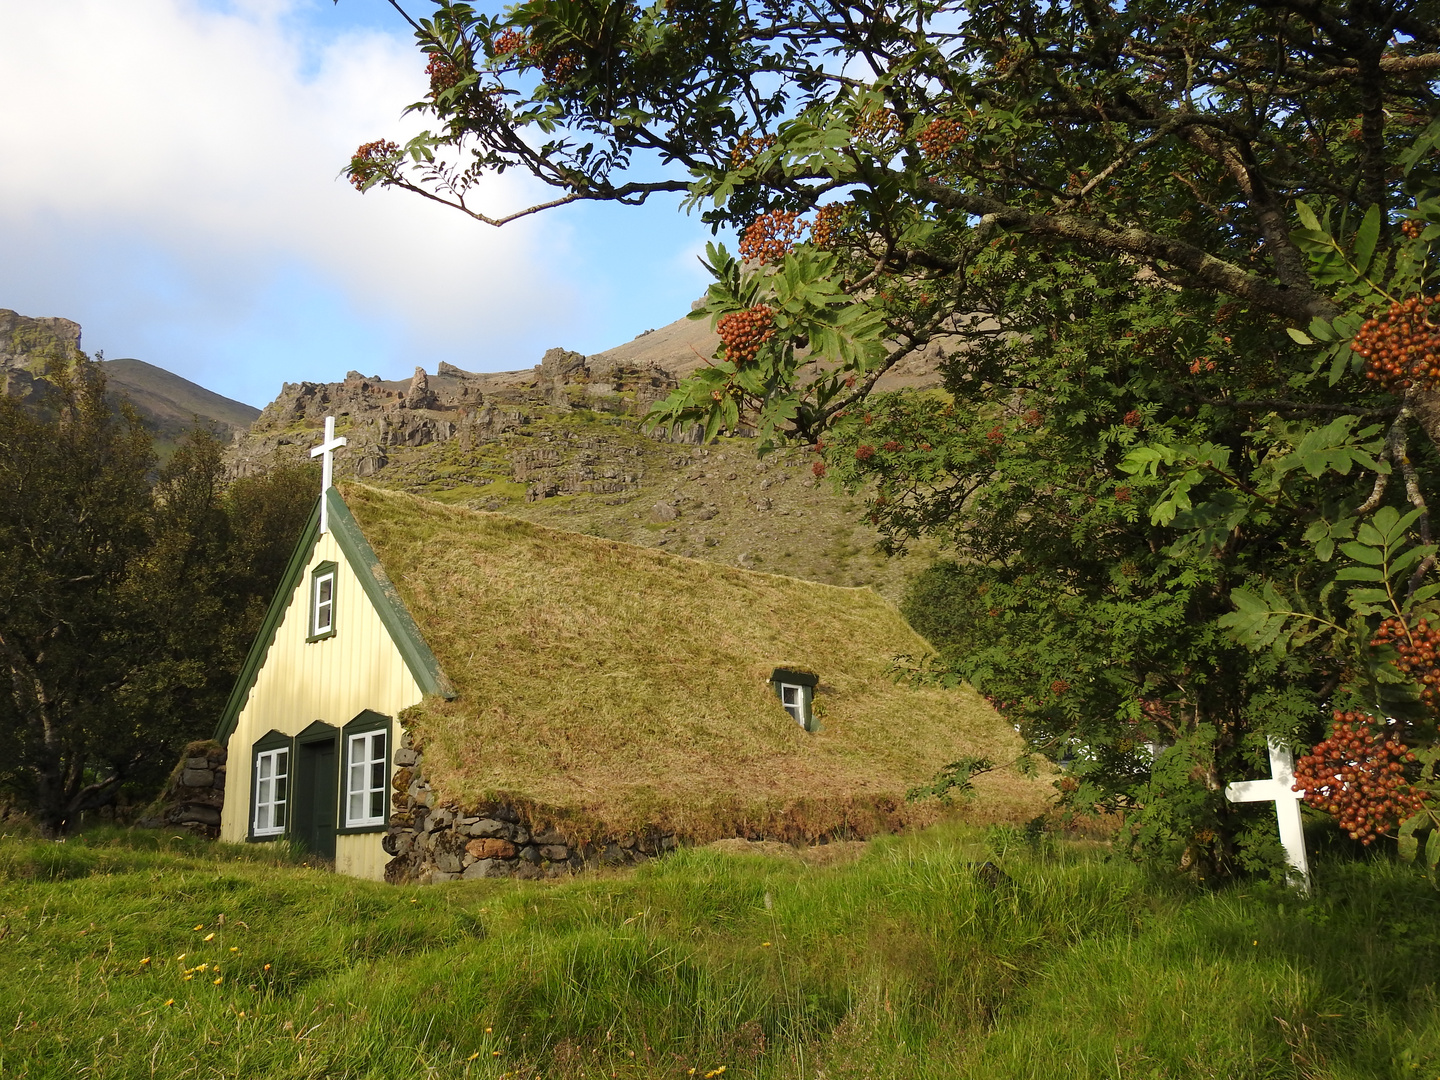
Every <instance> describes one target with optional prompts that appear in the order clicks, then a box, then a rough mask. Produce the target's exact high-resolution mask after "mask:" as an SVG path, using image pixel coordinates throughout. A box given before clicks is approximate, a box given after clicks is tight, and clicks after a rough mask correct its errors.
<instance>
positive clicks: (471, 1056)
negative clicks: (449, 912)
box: [411, 900, 480, 1061]
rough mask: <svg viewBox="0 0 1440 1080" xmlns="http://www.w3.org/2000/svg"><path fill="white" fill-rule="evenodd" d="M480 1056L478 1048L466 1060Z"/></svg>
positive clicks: (472, 1059)
mask: <svg viewBox="0 0 1440 1080" xmlns="http://www.w3.org/2000/svg"><path fill="white" fill-rule="evenodd" d="M411 903H414V901H413V900H412V901H411ZM479 1056H480V1051H479V1050H476V1051H475V1052H474V1053H473V1054H471V1055H470V1056H469V1057H468V1058H466V1059H465V1060H466V1061H474V1060H475V1059H476V1058H478V1057H479Z"/></svg>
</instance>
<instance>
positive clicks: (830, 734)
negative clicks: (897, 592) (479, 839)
mask: <svg viewBox="0 0 1440 1080" xmlns="http://www.w3.org/2000/svg"><path fill="white" fill-rule="evenodd" d="M342 494H343V496H344V498H345V501H346V503H347V504H348V505H349V507H350V509H351V511H352V512H353V514H354V516H355V518H356V519H357V521H358V522H359V523H360V526H361V528H362V529H363V531H364V533H365V535H366V537H367V539H368V540H369V541H370V543H371V545H372V546H373V547H374V549H375V551H376V553H377V554H378V555H379V557H380V560H381V562H382V563H383V565H384V567H385V570H386V572H387V573H388V575H389V577H390V578H391V579H392V581H393V582H394V583H395V585H396V587H397V588H398V590H399V592H400V595H401V596H402V598H403V599H404V601H405V603H406V604H407V605H408V606H409V608H410V611H411V613H412V614H413V616H414V617H415V620H416V622H417V623H418V624H419V626H420V629H421V631H422V632H423V633H424V635H425V639H426V641H427V642H428V643H429V645H430V648H431V649H432V650H433V651H434V653H435V656H436V658H437V659H438V660H439V663H440V666H441V667H442V668H443V669H444V672H445V674H446V675H447V676H448V677H449V679H450V682H451V683H452V684H453V686H454V688H455V690H456V691H457V695H456V697H455V698H454V699H453V700H449V701H444V700H440V699H438V698H437V699H427V700H426V702H425V703H424V704H422V705H421V706H419V707H417V708H416V709H414V710H412V711H411V712H409V713H407V714H406V717H405V720H406V722H407V725H408V727H409V728H410V730H411V731H412V733H413V734H414V735H415V737H416V738H417V739H418V740H419V742H420V743H421V745H422V746H423V749H424V753H425V772H426V774H427V777H428V779H429V781H430V783H431V784H432V786H433V787H434V789H435V790H436V791H437V792H438V794H439V796H440V799H441V801H442V802H453V803H456V804H458V805H461V806H466V807H471V806H476V805H479V804H481V803H484V802H489V801H493V800H497V799H502V798H503V799H509V800H512V801H514V802H517V803H519V804H521V805H523V806H526V807H528V808H529V809H530V811H531V813H533V814H534V815H535V816H536V817H537V818H548V819H550V820H553V821H556V822H567V821H568V822H570V823H571V824H572V825H573V826H581V827H591V828H597V829H620V830H629V829H635V828H639V827H642V826H647V825H654V826H660V827H664V828H669V829H675V830H677V831H680V832H683V833H685V834H687V835H689V836H692V837H694V838H696V839H705V838H710V837H714V836H719V835H727V834H734V833H736V832H742V833H751V834H754V833H767V834H775V835H784V836H791V837H798V836H801V835H810V836H815V835H818V834H821V833H827V832H832V831H835V830H836V829H837V828H842V827H849V828H850V829H852V830H853V831H855V832H858V833H862V834H863V833H868V832H871V831H874V830H876V829H880V828H886V827H893V826H896V825H899V824H904V823H912V822H913V823H918V822H920V821H923V820H925V819H927V818H928V817H933V816H934V814H935V813H936V808H935V807H934V805H933V801H932V804H931V805H930V806H929V807H926V806H924V805H918V804H917V805H906V804H905V803H904V796H905V792H906V791H907V790H908V789H909V788H912V787H914V786H916V785H919V784H923V783H926V782H927V781H929V780H930V779H931V778H932V777H933V776H934V774H935V773H936V772H937V770H938V769H939V768H940V767H942V766H943V765H945V764H947V763H949V762H952V761H955V760H957V759H958V758H960V757H963V756H965V755H969V754H981V755H988V756H990V757H993V758H995V759H997V760H1010V759H1011V758H1013V757H1014V755H1015V753H1016V751H1017V750H1018V749H1019V740H1018V737H1017V736H1016V734H1015V732H1014V731H1013V730H1012V729H1011V728H1010V727H1009V726H1008V725H1007V724H1005V723H1004V721H1003V720H1001V718H1000V717H999V716H998V715H997V714H996V713H995V711H994V710H993V709H991V708H990V706H989V705H988V704H986V702H985V701H984V700H983V699H982V698H980V697H979V695H978V694H976V693H975V692H974V691H973V690H970V689H969V688H965V689H962V690H943V689H939V688H913V687H910V686H907V685H901V684H897V683H896V682H895V681H894V680H893V678H891V677H890V676H889V675H887V673H886V668H887V665H888V664H889V663H890V662H891V661H892V659H893V658H894V657H896V656H897V655H901V654H908V655H912V656H913V655H918V654H920V653H922V652H925V651H928V647H927V645H926V643H925V642H924V641H923V640H922V639H921V638H920V637H919V636H918V635H916V633H915V632H914V631H913V630H911V629H910V628H909V626H907V625H906V623H905V621H904V620H903V619H902V618H901V617H900V614H899V613H898V612H897V611H896V610H895V608H894V607H892V606H891V605H890V604H889V603H887V602H886V601H885V600H883V599H882V598H881V597H880V596H878V595H877V594H876V593H874V592H872V591H871V590H869V589H842V588H836V587H834V586H831V585H820V584H817V583H814V582H809V581H800V580H797V579H795V578H787V577H779V576H776V575H771V574H758V573H753V572H751V571H746V570H739V569H732V568H729V567H724V566H717V565H714V564H711V563H706V562H700V561H697V560H693V559H684V558H680V557H677V556H673V555H667V554H665V553H662V552H658V551H653V550H650V549H647V548H640V547H634V546H631V545H628V544H622V543H619V542H616V541H611V540H605V539H599V538H596V537H592V536H584V535H580V534H576V533H566V532H560V531H557V530H554V529H548V528H545V527H543V526H540V525H535V524H531V523H529V522H524V521H520V520H518V519H515V518H511V517H506V516H503V515H499V514H491V513H484V512H480V511H474V510H467V509H460V508H456V507H451V506H445V505H442V504H440V503H436V502H431V501H428V500H424V499H419V498H416V497H414V496H411V495H404V494H399V493H395V492H385V491H379V490H376V489H373V488H369V487H365V486H363V485H359V484H351V485H347V486H345V487H344V488H343V489H342ZM777 667H789V668H800V669H807V670H809V671H813V672H815V673H816V674H817V675H818V676H819V680H820V683H819V686H818V687H817V692H816V695H815V702H816V714H817V719H818V720H819V723H820V724H821V726H822V729H821V730H819V731H815V732H807V731H804V730H803V729H801V728H800V726H799V725H798V724H796V723H795V722H794V721H793V720H791V719H790V717H789V716H788V715H787V714H786V713H785V711H784V710H783V709H782V708H781V707H780V704H779V701H778V700H777V698H776V696H775V693H774V690H773V688H772V687H771V685H770V683H769V679H770V676H771V674H772V672H773V671H774V669H775V668H777ZM978 788H979V794H978V796H977V798H976V800H975V802H974V803H973V804H972V806H971V813H972V814H973V815H974V816H978V817H984V818H990V819H998V818H1006V819H1013V818H1017V817H1020V816H1022V815H1023V816H1027V817H1028V816H1030V815H1033V814H1034V813H1036V812H1038V809H1039V807H1040V803H1041V799H1042V789H1041V786H1040V785H1038V784H1037V783H1035V782H1033V781H1029V780H1025V779H1023V778H1021V777H1020V776H1019V775H1018V774H1016V773H1014V772H1011V771H1005V772H999V773H995V774H991V775H989V776H986V777H983V778H981V780H980V781H979V783H978Z"/></svg>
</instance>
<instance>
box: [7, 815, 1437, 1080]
mask: <svg viewBox="0 0 1440 1080" xmlns="http://www.w3.org/2000/svg"><path fill="white" fill-rule="evenodd" d="M282 854H283V853H282ZM986 857H987V850H986V844H985V836H984V834H983V833H981V832H979V831H976V830H968V831H967V830H964V829H957V828H950V829H937V830H932V831H929V832H927V833H924V834H920V835H918V836H915V837H911V838H906V839H890V840H886V841H880V842H876V843H873V844H872V845H870V847H869V849H868V850H867V851H866V853H865V854H864V856H863V857H862V858H860V859H859V860H858V861H854V862H850V863H845V864H837V865H831V866H820V865H811V864H808V863H806V862H802V861H800V860H788V859H773V858H760V857H756V856H746V855H731V854H725V853H722V852H720V851H716V850H707V849H700V850H691V851H686V852H682V853H680V854H678V855H676V856H674V857H671V858H668V859H665V860H662V861H661V862H659V863H656V864H653V865H651V866H648V867H646V868H644V869H642V870H640V871H636V872H632V873H628V874H624V875H617V876H590V877H582V878H577V879H574V880H571V881H568V882H564V883H559V884H541V883H523V882H511V881H496V882H474V883H456V884H451V885H445V886H436V887H428V888H410V887H387V886H383V885H379V884H372V883H366V882H357V881H352V880H348V879H344V878H338V877H336V876H334V875H332V874H328V873H326V872H323V871H321V870H317V869H313V868H308V867H304V866H301V865H297V864H295V863H293V862H291V861H288V860H287V859H283V858H282V859H280V860H277V859H276V858H275V852H274V851H273V849H271V848H270V847H268V846H267V847H266V848H265V849H264V850H259V849H256V848H229V847H224V846H218V847H207V846H205V845H201V844H197V843H195V842H190V841H179V840H169V839H167V838H165V837H164V836H156V835H154V834H148V835H143V834H137V835H129V834H125V833H119V832H113V831H111V832H97V833H92V834H89V835H87V836H83V837H81V838H78V839H76V840H72V841H70V842H69V843H67V844H64V845H53V844H46V843H43V842H39V841H33V840H26V839H14V838H10V839H4V840H0V1002H3V1010H0V1076H3V1077H12V1076H14V1077H21V1076H26V1077H52V1076H53V1077H62V1076H63V1077H75V1076H93V1077H117V1078H118V1077H147V1078H148V1077H166V1078H183V1077H218V1076H239V1077H297V1078H298V1077H316V1078H318V1077H377V1078H378V1077H467V1076H468V1077H476V1078H486V1080H498V1078H499V1077H501V1076H508V1077H511V1078H516V1077H535V1076H546V1077H556V1078H559V1077H594V1078H601V1077H626V1078H640V1077H677V1078H678V1077H686V1076H689V1075H692V1074H691V1073H690V1072H689V1070H691V1069H694V1070H695V1072H694V1073H693V1075H695V1076H700V1077H703V1076H704V1075H705V1074H707V1073H713V1071H714V1070H717V1069H719V1068H720V1066H722V1065H723V1066H725V1073H724V1074H723V1075H724V1076H725V1077H726V1078H727V1080H728V1078H730V1077H743V1078H749V1077H756V1078H761V1077H763V1078H767V1080H768V1078H775V1080H781V1078H794V1080H822V1078H824V1080H847V1078H856V1080H858V1078H860V1077H875V1078H890V1077H906V1078H909V1077H915V1078H929V1077H934V1078H937V1080H939V1078H942V1077H943V1078H947V1080H948V1078H954V1077H958V1078H969V1077H974V1078H977V1080H978V1078H981V1077H984V1078H987V1080H990V1078H999V1080H1005V1078H1012V1077H1066V1078H1071V1077H1077V1078H1089V1077H1095V1078H1100V1077H1126V1078H1129V1077H1144V1078H1149V1077H1186V1078H1189V1077H1212V1076H1213V1077H1225V1078H1242V1077H1286V1078H1289V1077H1295V1078H1321V1077H1324V1078H1337V1080H1338V1078H1350V1077H1429V1078H1433V1077H1434V1076H1435V1075H1436V1069H1437V1066H1440V1024H1437V1012H1436V999H1435V991H1434V985H1433V984H1434V976H1435V972H1436V970H1437V960H1440V900H1437V898H1436V895H1435V894H1434V893H1433V892H1432V891H1430V889H1429V888H1428V886H1427V885H1426V884H1425V883H1424V881H1423V880H1422V879H1420V878H1419V877H1418V876H1417V875H1416V874H1415V873H1414V872H1413V871H1412V870H1411V869H1409V868H1408V867H1396V866H1393V865H1391V864H1389V863H1386V862H1384V861H1381V860H1377V861H1374V862H1370V863H1365V864H1348V865H1347V864H1322V866H1321V867H1320V870H1319V873H1318V888H1317V899H1316V900H1314V901H1312V902H1309V903H1302V902H1300V901H1299V900H1298V899H1297V898H1296V897H1294V896H1292V895H1290V894H1287V893H1284V892H1281V891H1278V890H1275V889H1273V888H1269V887H1249V888H1238V887H1237V888H1230V889H1227V890H1224V891H1221V892H1218V893H1214V894H1199V893H1190V892H1186V891H1184V890H1182V889H1179V888H1178V887H1174V886H1166V885H1164V884H1159V883H1156V882H1155V881H1153V880H1150V879H1148V878H1147V877H1146V876H1145V875H1144V874H1143V873H1142V872H1141V871H1140V870H1138V869H1137V868H1135V867H1133V866H1131V865H1129V864H1127V863H1124V862H1121V861H1112V860H1107V859H1106V858H1105V857H1104V852H1103V849H1100V848H1097V847H1091V848H1082V847H1078V846H1071V845H1061V846H1060V847H1059V848H1058V849H1056V850H1052V851H1050V852H1049V853H1048V854H1041V853H1037V852H1032V851H1029V850H1027V849H1025V848H1023V847H1019V848H1016V847H1014V846H1012V847H1011V848H1010V849H1009V850H1008V851H1006V852H1005V853H1004V854H1003V855H999V856H995V855H993V854H992V855H990V857H993V858H997V859H998V861H999V863H1000V865H1002V866H1003V868H1004V869H1005V871H1006V872H1007V873H1008V874H1009V876H1010V878H1011V882H1010V883H1009V884H1005V883H1001V884H1000V885H999V886H998V887H991V886H989V885H986V884H984V883H983V882H982V881H981V880H980V879H979V878H978V876H977V874H976V872H975V868H974V862H975V860H980V859H984V858H986ZM222 916H223V920H222ZM211 935H213V936H211ZM207 939H208V940H207ZM182 954H183V959H182V958H181V957H182ZM147 957H148V958H149V962H148V963H147V962H145V960H146V958H147ZM217 963H218V964H219V965H220V974H219V975H218V976H217V975H216V974H215V970H214V965H215V964H217ZM199 964H205V965H206V968H205V970H204V971H197V970H196V967H197V965H199ZM267 965H268V966H267ZM186 973H189V975H190V978H189V979H188V980H187V979H186V978H185V974H186ZM216 978H221V979H223V982H221V983H220V984H218V985H217V984H216V983H215V981H214V980H215V979H216Z"/></svg>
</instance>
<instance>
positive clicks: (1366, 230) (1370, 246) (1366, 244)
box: [1355, 206, 1380, 278]
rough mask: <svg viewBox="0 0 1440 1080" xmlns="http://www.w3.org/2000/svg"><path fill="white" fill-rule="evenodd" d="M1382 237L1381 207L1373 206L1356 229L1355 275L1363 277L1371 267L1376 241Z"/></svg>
mask: <svg viewBox="0 0 1440 1080" xmlns="http://www.w3.org/2000/svg"><path fill="white" fill-rule="evenodd" d="M1379 239H1380V207H1378V206H1372V207H1370V209H1369V210H1366V211H1365V218H1364V220H1362V221H1361V222H1360V228H1358V229H1356V230H1355V276H1356V277H1357V278H1360V277H1363V276H1364V275H1365V271H1366V270H1367V269H1369V266H1370V257H1371V256H1372V255H1374V254H1375V243H1376V241H1378V240H1379Z"/></svg>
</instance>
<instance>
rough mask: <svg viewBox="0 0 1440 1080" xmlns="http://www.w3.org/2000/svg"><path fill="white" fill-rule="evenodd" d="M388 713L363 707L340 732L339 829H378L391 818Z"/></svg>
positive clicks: (350, 830) (385, 824) (348, 831)
mask: <svg viewBox="0 0 1440 1080" xmlns="http://www.w3.org/2000/svg"><path fill="white" fill-rule="evenodd" d="M391 729H392V724H391V720H390V717H388V716H383V715H381V714H380V713H377V712H372V711H371V710H369V709H366V710H365V711H364V712H362V713H360V714H359V715H358V716H356V717H355V719H353V720H351V721H350V722H349V723H348V724H346V725H345V727H344V728H342V729H341V733H340V746H341V751H340V752H341V757H342V765H341V769H340V829H339V830H338V831H339V832H341V833H358V832H378V831H380V830H382V829H385V828H386V827H387V826H388V825H389V822H390V777H391V772H392V770H391V768H390V760H391V756H392V754H391V751H392V749H393V748H392V746H391Z"/></svg>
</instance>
